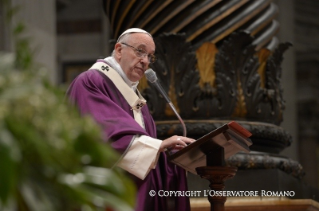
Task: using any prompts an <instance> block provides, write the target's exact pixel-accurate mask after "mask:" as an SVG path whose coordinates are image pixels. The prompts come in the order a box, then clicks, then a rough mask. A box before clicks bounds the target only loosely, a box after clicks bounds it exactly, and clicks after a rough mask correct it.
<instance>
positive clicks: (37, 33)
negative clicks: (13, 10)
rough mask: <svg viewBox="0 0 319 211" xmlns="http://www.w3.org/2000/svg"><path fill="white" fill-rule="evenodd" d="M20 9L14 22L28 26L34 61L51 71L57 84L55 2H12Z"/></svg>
mask: <svg viewBox="0 0 319 211" xmlns="http://www.w3.org/2000/svg"><path fill="white" fill-rule="evenodd" d="M12 5H13V6H18V7H19V12H18V13H17V15H16V16H14V21H15V22H16V23H17V22H20V21H21V22H22V23H23V24H24V25H25V26H26V32H25V36H27V37H30V43H29V44H30V47H31V49H32V50H33V51H34V55H33V56H34V61H35V62H36V63H37V64H40V65H41V66H43V67H45V68H46V69H47V70H48V71H49V77H50V78H51V81H52V82H54V83H56V82H57V70H56V66H57V64H56V62H57V61H56V15H55V14H56V10H55V1H54V0H46V1H43V0H30V1H24V0H12Z"/></svg>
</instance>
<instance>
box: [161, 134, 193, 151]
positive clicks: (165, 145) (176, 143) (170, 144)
mask: <svg viewBox="0 0 319 211" xmlns="http://www.w3.org/2000/svg"><path fill="white" fill-rule="evenodd" d="M194 141H195V140H194V139H192V138H187V137H184V136H172V137H169V138H168V139H165V140H163V142H162V144H161V146H160V152H163V151H166V150H180V149H183V148H184V147H186V146H187V145H188V144H191V143H193V142H194Z"/></svg>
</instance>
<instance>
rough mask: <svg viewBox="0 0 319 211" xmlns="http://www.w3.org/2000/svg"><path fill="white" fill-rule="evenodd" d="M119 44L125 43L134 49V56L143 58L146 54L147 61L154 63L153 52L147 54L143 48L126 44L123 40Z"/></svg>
mask: <svg viewBox="0 0 319 211" xmlns="http://www.w3.org/2000/svg"><path fill="white" fill-rule="evenodd" d="M121 44H123V45H126V46H128V47H131V48H132V49H133V50H134V52H135V54H136V56H138V57H141V58H144V57H145V56H147V58H148V61H149V63H154V62H155V61H156V57H155V56H154V55H153V54H148V53H147V52H146V51H144V50H143V49H137V48H135V47H134V46H131V45H129V44H126V43H124V42H122V43H121Z"/></svg>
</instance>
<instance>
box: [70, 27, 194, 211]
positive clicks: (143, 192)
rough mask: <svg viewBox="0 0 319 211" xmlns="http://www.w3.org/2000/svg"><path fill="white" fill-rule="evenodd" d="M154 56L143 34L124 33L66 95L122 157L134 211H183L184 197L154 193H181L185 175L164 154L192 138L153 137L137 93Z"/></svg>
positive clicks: (120, 163) (147, 36)
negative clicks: (130, 181)
mask: <svg viewBox="0 0 319 211" xmlns="http://www.w3.org/2000/svg"><path fill="white" fill-rule="evenodd" d="M154 52H155V43H154V40H153V38H152V36H151V35H150V34H149V33H148V32H146V31H144V30H142V29H138V28H132V29H128V30H126V31H125V32H123V33H122V34H121V36H120V37H119V38H118V40H117V43H116V44H115V47H114V51H113V53H112V56H110V57H107V58H105V59H103V60H98V61H97V62H96V63H95V64H94V65H93V66H92V67H91V68H90V69H89V70H88V71H86V72H84V73H82V74H80V75H79V76H78V77H77V78H76V79H75V80H74V81H73V82H72V84H71V86H70V88H69V90H68V96H69V97H70V99H71V100H72V101H73V102H75V103H76V104H77V105H78V107H79V109H80V111H81V113H82V114H87V113H89V114H91V115H92V116H93V117H94V119H95V120H96V121H97V122H98V123H99V124H100V125H102V128H103V131H104V133H105V136H106V139H107V140H108V141H110V143H111V146H112V147H113V148H114V149H116V150H117V151H118V152H120V153H121V154H122V156H121V158H120V160H119V161H118V163H117V166H120V167H121V168H123V169H125V170H126V171H128V172H129V173H130V175H131V177H132V178H133V180H134V181H135V184H136V185H137V188H138V193H137V199H136V200H137V203H136V208H135V209H136V210H147V211H149V210H165V211H169V210H174V211H175V210H183V211H185V210H186V211H187V210H190V205H189V199H188V197H186V196H185V197H183V196H173V195H172V196H166V197H160V196H158V194H157V193H158V191H160V190H163V191H186V190H187V184H186V174H185V171H184V170H183V169H182V168H179V167H178V166H175V165H174V164H172V163H170V162H168V160H167V157H166V154H165V153H164V151H165V150H166V149H168V148H169V149H177V150H178V149H181V148H183V147H185V146H186V145H187V144H189V143H191V142H193V141H194V140H193V139H190V138H187V137H183V136H172V137H170V138H167V139H165V140H159V139H157V138H156V126H155V124H154V121H153V118H152V117H151V115H150V112H149V110H148V108H147V105H146V101H145V100H144V98H143V97H142V96H141V94H140V93H139V91H138V90H137V85H138V82H139V80H140V79H141V78H142V77H143V76H144V72H145V71H146V70H147V68H148V66H149V64H150V63H153V62H155V56H154ZM150 191H155V193H156V195H155V196H153V195H152V194H149V193H150ZM151 195H152V196H151Z"/></svg>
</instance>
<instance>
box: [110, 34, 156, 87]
mask: <svg viewBox="0 0 319 211" xmlns="http://www.w3.org/2000/svg"><path fill="white" fill-rule="evenodd" d="M124 43H126V44H127V45H130V46H132V47H134V48H136V49H138V50H143V51H145V52H146V53H147V54H154V52H155V43H154V41H153V38H152V37H150V36H149V35H147V34H144V33H133V34H130V37H129V39H128V40H127V42H124ZM127 45H125V44H121V43H117V44H116V45H115V53H116V55H115V57H116V59H117V61H118V63H119V64H120V66H121V67H122V69H123V71H124V72H125V74H126V76H127V77H128V79H130V80H131V81H133V82H136V81H139V80H140V79H141V78H142V77H143V76H144V72H145V71H146V70H147V68H148V65H149V60H148V56H144V57H139V56H138V55H137V53H136V49H134V48H132V47H130V46H127Z"/></svg>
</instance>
